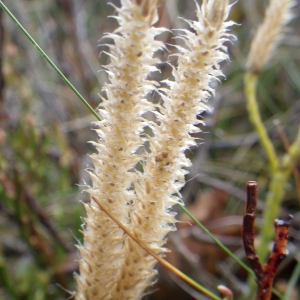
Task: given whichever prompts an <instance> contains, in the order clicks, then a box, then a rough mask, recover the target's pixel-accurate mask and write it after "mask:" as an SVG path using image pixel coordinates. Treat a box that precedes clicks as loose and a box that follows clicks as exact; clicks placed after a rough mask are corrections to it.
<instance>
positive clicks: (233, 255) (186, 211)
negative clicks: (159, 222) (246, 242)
mask: <svg viewBox="0 0 300 300" xmlns="http://www.w3.org/2000/svg"><path fill="white" fill-rule="evenodd" d="M179 206H180V208H181V209H182V210H183V211H184V212H185V213H186V214H187V215H188V216H189V217H190V218H191V219H192V220H193V221H194V222H195V224H197V226H199V227H200V229H202V230H203V231H204V232H205V233H206V234H207V235H208V236H209V237H210V238H211V239H212V240H213V241H214V242H215V243H216V244H217V245H218V246H219V247H220V248H221V249H223V250H224V251H225V252H226V253H227V254H228V255H229V256H230V257H232V258H233V259H234V260H235V261H236V262H237V263H238V264H239V265H240V266H241V267H243V268H244V269H245V270H246V271H247V272H248V273H249V274H251V275H253V276H254V275H255V274H254V272H253V270H252V269H251V268H250V267H248V266H247V265H246V264H245V263H244V262H243V261H242V260H241V259H239V258H238V257H237V256H236V255H235V254H234V253H233V252H231V251H230V250H229V249H228V248H227V247H226V246H225V245H224V244H223V243H222V242H221V241H220V240H218V239H217V238H216V237H215V236H214V235H213V234H212V233H211V232H210V231H209V230H208V229H207V228H206V227H205V226H204V225H203V224H202V223H200V222H199V221H198V220H197V219H196V218H195V217H194V216H193V215H192V214H191V213H190V212H189V211H188V209H187V208H185V207H184V206H183V205H181V204H179Z"/></svg>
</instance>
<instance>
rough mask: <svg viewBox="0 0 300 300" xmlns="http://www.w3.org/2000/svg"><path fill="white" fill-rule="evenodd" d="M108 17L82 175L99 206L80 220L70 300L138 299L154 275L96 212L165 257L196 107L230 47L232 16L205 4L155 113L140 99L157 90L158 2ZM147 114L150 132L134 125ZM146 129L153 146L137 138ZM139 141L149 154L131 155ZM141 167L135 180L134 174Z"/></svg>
mask: <svg viewBox="0 0 300 300" xmlns="http://www.w3.org/2000/svg"><path fill="white" fill-rule="evenodd" d="M121 4H122V5H121V8H116V10H117V12H118V16H117V17H116V19H117V20H118V22H119V25H120V27H119V28H118V29H117V30H116V31H115V32H114V33H113V34H109V35H107V37H110V38H112V39H113V40H114V45H109V48H110V53H109V56H110V57H111V63H110V64H109V65H108V66H106V67H105V68H106V70H107V73H108V76H109V80H110V83H109V84H107V85H106V86H105V87H104V91H105V92H106V95H107V99H103V103H101V107H100V114H101V117H102V118H103V121H102V122H99V123H98V126H99V129H98V130H97V132H98V135H99V137H100V139H99V141H98V142H97V143H93V144H94V145H95V147H96V149H97V150H98V153H97V154H94V155H92V159H93V163H94V166H95V167H94V170H91V171H90V175H91V179H92V182H93V187H91V188H89V189H88V192H89V193H90V195H91V197H92V198H94V199H97V201H93V200H92V201H91V203H89V204H85V207H86V211H87V217H86V218H85V219H84V220H85V223H86V224H85V228H84V231H83V233H84V245H82V246H79V247H78V248H79V251H80V254H81V260H80V275H79V276H77V284H78V293H77V296H76V299H78V300H83V299H85V300H87V299H89V300H92V299H114V300H119V299H141V298H142V297H143V292H144V291H145V289H146V288H147V287H148V286H149V285H150V284H151V281H152V280H153V276H154V275H155V274H156V271H155V270H154V266H155V264H156V260H155V259H154V258H153V257H152V256H150V255H149V254H148V253H147V252H146V251H145V250H143V249H142V248H141V247H140V246H139V245H138V244H137V243H136V242H134V241H133V240H132V239H130V238H128V237H127V235H125V234H124V232H123V231H122V230H121V229H120V228H119V227H118V226H116V225H115V224H114V222H112V220H111V219H110V218H109V217H108V216H107V215H106V214H105V213H104V212H103V211H101V210H100V209H99V207H98V206H97V203H98V202H99V203H101V205H102V206H105V208H106V209H107V210H108V211H109V214H112V215H114V217H116V218H118V220H119V221H121V222H122V224H123V225H124V226H125V227H126V228H127V229H128V230H129V231H130V232H132V233H133V234H134V235H135V237H136V238H138V239H139V240H141V241H143V243H146V244H147V246H148V247H149V248H150V249H151V250H152V251H154V252H155V253H156V254H158V255H163V253H164V252H165V251H166V249H165V248H164V244H165V236H166V234H167V233H168V232H169V231H171V230H174V229H175V226H174V224H175V222H176V220H175V214H174V213H172V212H171V211H170V209H171V207H172V206H173V205H174V204H175V203H177V202H178V201H180V194H179V189H180V188H181V187H182V186H183V185H184V175H185V174H186V173H187V171H186V169H185V168H186V167H188V166H190V164H191V163H190V161H189V160H188V159H187V158H186V157H185V154H184V151H185V150H186V149H188V148H189V147H191V146H194V145H196V142H195V140H194V138H193V137H192V136H191V133H195V132H198V131H199V128H198V127H196V126H195V125H196V124H199V123H201V121H199V120H198V119H197V115H198V114H199V113H202V112H203V111H205V110H207V106H206V105H205V104H204V102H206V101H207V100H208V99H209V98H210V97H211V95H212V94H213V92H214V90H213V89H212V88H211V87H210V83H211V81H212V80H216V79H217V77H218V76H220V75H222V72H221V70H220V69H219V63H220V62H222V61H224V60H226V59H227V58H228V56H227V52H226V51H227V48H226V47H225V46H224V45H223V43H224V42H225V41H227V40H228V39H229V38H230V35H229V34H228V33H227V28H228V26H229V25H231V24H232V22H226V21H225V20H226V19H227V17H228V13H229V10H230V5H229V4H228V1H227V0H209V1H203V4H202V6H201V8H200V7H199V6H198V5H197V17H198V21H195V22H188V24H189V25H190V27H191V28H192V29H193V30H194V32H190V31H188V30H183V31H182V32H183V34H182V35H181V36H180V38H181V39H183V40H184V42H185V44H186V48H182V47H177V48H178V49H179V51H180V54H178V67H177V68H174V69H173V75H174V77H175V81H174V82H171V81H169V80H167V81H165V82H164V83H165V84H166V85H167V87H164V88H161V89H160V90H159V94H160V95H161V97H162V100H163V104H162V105H159V104H158V105H157V107H158V109H156V108H155V107H154V105H153V104H152V103H151V102H148V101H147V100H145V96H146V95H147V94H148V93H149V92H151V91H153V90H155V86H154V85H153V83H152V82H150V81H148V80H147V76H148V74H149V73H150V72H151V71H155V70H156V68H155V67H154V64H155V62H156V60H155V59H153V58H152V56H153V53H154V52H155V51H157V50H158V49H160V48H163V46H164V45H163V44H162V43H160V42H157V41H155V40H154V37H155V36H156V35H157V34H159V33H160V32H162V31H163V29H157V28H153V27H151V25H152V24H153V22H154V21H155V20H156V17H157V15H156V2H155V1H150V0H145V1H138V0H136V1H131V0H124V1H122V2H121ZM147 111H151V112H153V113H154V114H155V116H156V118H157V122H150V121H147V120H146V119H144V118H142V115H143V114H144V113H145V112H147ZM145 126H149V127H150V128H151V129H152V131H153V135H154V136H153V137H148V138H146V139H145V138H142V135H141V134H142V132H143V128H144V127H145ZM145 140H148V141H149V144H150V151H148V152H147V151H146V150H144V152H143V154H142V155H140V154H137V150H138V149H139V150H140V148H141V147H142V146H143V144H144V142H145ZM139 161H141V162H142V163H143V172H138V171H137V170H134V167H135V166H136V165H137V164H138V162H139Z"/></svg>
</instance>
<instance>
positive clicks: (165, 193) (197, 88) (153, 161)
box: [128, 0, 232, 272]
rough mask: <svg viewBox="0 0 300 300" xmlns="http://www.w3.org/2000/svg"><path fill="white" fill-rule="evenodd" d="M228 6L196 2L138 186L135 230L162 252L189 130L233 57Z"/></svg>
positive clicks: (221, 1)
mask: <svg viewBox="0 0 300 300" xmlns="http://www.w3.org/2000/svg"><path fill="white" fill-rule="evenodd" d="M229 10H230V6H229V5H228V1H227V0H210V1H203V4H202V7H201V9H200V7H198V6H197V16H198V21H196V22H188V23H189V24H190V26H191V27H192V29H193V30H194V33H192V32H190V31H188V30H183V35H182V36H181V38H182V39H184V41H185V43H186V46H187V47H186V48H181V47H178V48H179V50H180V52H181V54H179V57H178V67H177V68H174V70H173V75H174V77H175V82H171V81H167V82H166V83H167V84H168V85H169V86H170V89H163V90H162V98H163V101H164V103H163V106H159V109H158V110H157V111H156V117H157V121H158V122H157V123H156V124H153V126H152V129H153V132H154V137H152V138H150V149H151V152H150V153H149V154H148V157H147V159H146V161H145V163H144V172H143V174H141V176H140V178H139V181H138V183H136V185H135V189H136V193H137V196H138V202H137V204H136V209H135V211H134V212H133V213H132V218H131V219H132V224H134V226H133V229H134V232H135V235H136V236H138V237H139V238H140V239H143V240H145V241H146V242H147V243H148V245H149V247H151V249H152V250H154V251H156V252H157V253H158V254H161V253H163V252H164V251H165V249H164V248H163V245H164V243H165V240H164V238H165V236H166V234H167V233H168V232H169V231H171V230H173V229H174V223H175V217H174V213H172V212H170V209H171V207H172V206H173V205H174V204H175V203H177V202H178V201H179V197H180V196H179V189H180V188H181V187H182V186H183V184H184V175H185V174H186V172H187V171H186V170H185V169H183V168H185V167H188V166H189V165H190V161H189V160H188V159H187V158H186V157H185V154H184V151H185V150H186V149H188V148H189V147H190V146H192V145H195V144H196V143H195V141H194V138H193V137H192V136H191V135H190V134H191V133H194V132H198V131H199V128H197V127H195V126H194V124H198V123H199V121H198V119H197V115H198V114H199V113H201V112H203V111H204V110H206V109H207V107H206V106H205V104H204V103H203V102H206V101H207V99H208V98H209V97H210V96H211V94H212V93H213V90H212V89H211V87H210V86H209V85H210V83H211V81H212V80H215V79H216V78H217V77H218V76H220V75H222V72H221V71H220V70H219V63H220V62H222V61H223V60H226V59H227V57H228V56H227V53H226V47H225V46H224V45H223V43H224V42H225V41H227V40H228V38H229V37H230V35H228V33H227V27H228V26H229V25H231V24H232V22H225V20H226V19H227V16H228V13H229ZM128 242H129V243H131V242H130V241H128ZM134 253H135V252H134V251H132V252H131V255H132V256H131V257H135V256H134V255H135V254H134ZM140 253H141V252H140ZM144 255H146V253H144ZM136 257H138V256H137V255H136ZM146 257H147V256H146ZM147 264H148V265H149V268H150V267H151V265H153V264H154V261H153V259H152V258H151V257H148V261H147ZM147 264H145V259H144V260H143V261H142V260H140V264H139V265H138V264H137V267H138V269H141V270H144V272H147V271H146V266H147ZM148 270H149V269H148ZM148 272H149V271H148Z"/></svg>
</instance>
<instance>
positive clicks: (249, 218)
mask: <svg viewBox="0 0 300 300" xmlns="http://www.w3.org/2000/svg"><path fill="white" fill-rule="evenodd" d="M256 205H257V183H256V182H255V181H249V182H248V184H247V204H246V214H245V216H244V222H243V231H242V235H243V242H244V249H245V252H246V256H247V258H248V260H249V264H250V267H251V268H252V270H253V271H254V273H255V277H256V282H257V284H258V291H257V297H256V299H257V300H269V299H271V295H272V284H273V280H274V276H275V273H276V271H277V268H278V266H279V264H280V262H281V261H282V259H283V258H284V257H285V246H286V243H287V237H288V233H289V226H290V224H291V221H292V216H291V215H289V217H288V219H287V220H285V221H283V220H279V219H276V220H275V222H274V227H275V242H274V247H273V250H272V253H271V254H270V256H269V259H268V261H267V263H266V264H265V265H264V266H262V265H261V263H260V261H259V259H258V257H257V255H256V253H255V248H254V222H255V212H256Z"/></svg>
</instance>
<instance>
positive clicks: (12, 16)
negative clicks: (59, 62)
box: [0, 1, 101, 121]
mask: <svg viewBox="0 0 300 300" xmlns="http://www.w3.org/2000/svg"><path fill="white" fill-rule="evenodd" d="M0 6H1V7H2V8H3V10H4V11H5V12H6V13H7V14H8V15H9V17H10V18H11V19H12V20H13V22H14V23H15V24H16V25H17V26H18V27H19V28H20V29H21V31H22V32H23V33H24V34H25V36H26V37H27V38H28V39H29V40H30V42H31V43H32V44H33V45H34V46H35V47H36V48H37V50H38V51H39V52H40V54H41V55H42V56H43V57H44V58H45V59H46V61H47V62H48V63H49V65H50V66H51V67H52V68H53V69H54V70H55V71H56V73H57V74H58V75H59V76H60V78H61V79H62V80H63V81H64V82H65V83H66V84H67V85H68V86H69V87H70V89H71V90H72V91H73V92H74V93H75V94H76V96H77V97H78V98H79V99H80V100H81V101H82V103H83V104H84V105H85V106H86V107H87V108H88V110H89V111H90V112H91V113H92V114H93V115H94V116H95V117H96V118H97V120H99V121H101V118H100V117H99V115H98V114H97V113H96V111H95V110H94V109H93V108H92V107H91V106H90V105H89V104H88V102H87V101H86V100H85V99H84V98H83V96H82V95H81V94H80V93H79V92H78V91H77V90H76V88H75V87H74V86H73V84H72V83H71V82H70V81H69V80H68V79H67V77H66V76H65V75H64V74H63V73H62V72H61V71H60V70H59V68H58V67H57V66H56V65H55V64H54V62H53V61H52V60H51V59H50V58H49V56H48V55H47V54H46V53H45V52H44V51H43V49H42V48H41V47H40V46H39V45H38V43H37V42H36V41H35V40H34V39H33V38H32V37H31V35H30V34H29V33H28V32H27V30H26V29H25V28H24V27H23V26H22V25H21V23H20V22H19V21H18V20H17V19H16V17H15V16H14V15H13V14H12V13H11V11H10V10H9V9H8V8H7V7H6V6H5V5H4V3H3V2H2V1H0Z"/></svg>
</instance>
